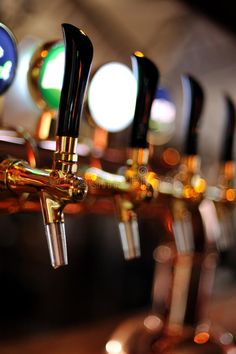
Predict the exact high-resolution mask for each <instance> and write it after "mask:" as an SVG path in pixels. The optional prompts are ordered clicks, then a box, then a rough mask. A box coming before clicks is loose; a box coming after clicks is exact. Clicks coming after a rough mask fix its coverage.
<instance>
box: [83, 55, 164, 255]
mask: <svg viewBox="0 0 236 354" xmlns="http://www.w3.org/2000/svg"><path fill="white" fill-rule="evenodd" d="M131 61H132V69H133V73H134V75H135V78H136V80H137V97H136V105H135V112H134V119H133V125H132V131H131V138H130V147H129V158H128V160H127V164H126V167H125V172H124V174H123V175H119V174H117V175H114V174H108V173H106V172H104V171H102V170H99V169H97V168H89V169H88V170H87V172H86V174H85V178H86V180H87V183H88V186H89V194H90V193H91V194H97V195H99V194H102V195H104V194H105V195H106V194H107V195H109V194H110V195H113V196H114V200H115V206H116V212H117V217H118V220H119V231H120V236H121V243H122V248H123V252H124V257H125V259H132V258H134V257H138V256H139V255H140V244H139V232H138V223H137V215H136V209H137V207H138V205H139V204H140V203H141V201H144V200H146V199H151V198H152V197H153V194H154V188H153V186H152V182H153V184H155V183H156V179H155V178H154V175H155V174H154V173H151V172H148V153H149V152H148V144H147V141H146V135H147V130H148V123H149V117H150V110H151V105H152V101H153V98H154V95H155V91H156V88H157V83H158V79H159V72H158V69H157V68H156V66H155V64H154V63H153V62H152V61H151V60H150V59H148V58H147V57H145V56H144V54H143V53H142V52H139V51H136V52H135V53H134V54H133V55H132V56H131ZM96 186H97V188H96ZM99 189H100V190H99Z"/></svg>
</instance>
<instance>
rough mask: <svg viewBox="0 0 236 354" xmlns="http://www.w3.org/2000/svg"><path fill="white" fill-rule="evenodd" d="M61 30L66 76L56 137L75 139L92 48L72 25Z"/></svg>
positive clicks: (65, 24)
mask: <svg viewBox="0 0 236 354" xmlns="http://www.w3.org/2000/svg"><path fill="white" fill-rule="evenodd" d="M62 29H63V35H64V42H65V72H64V79H63V86H62V91H61V99H60V109H59V122H58V128H57V135H58V136H68V137H72V138H77V137H78V135H79V124H80V115H81V111H82V106H83V101H84V94H85V90H86V86H87V82H88V77H89V74H90V69H91V63H92V57H93V46H92V43H91V41H90V39H89V38H88V37H87V35H86V34H85V33H84V32H83V31H82V30H80V29H78V28H76V27H74V26H73V25H70V24H67V23H64V24H63V25H62Z"/></svg>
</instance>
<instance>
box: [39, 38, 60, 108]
mask: <svg viewBox="0 0 236 354" xmlns="http://www.w3.org/2000/svg"><path fill="white" fill-rule="evenodd" d="M64 66H65V49H64V44H63V43H59V44H56V45H55V46H53V47H52V48H51V49H50V50H49V51H48V54H47V56H46V57H45V59H44V61H43V64H42V66H41V68H40V72H39V79H38V85H39V90H40V93H41V95H42V97H43V99H44V101H45V102H46V104H47V105H48V106H49V107H50V108H52V109H58V108H59V103H60V96H61V88H62V83H63V76H64Z"/></svg>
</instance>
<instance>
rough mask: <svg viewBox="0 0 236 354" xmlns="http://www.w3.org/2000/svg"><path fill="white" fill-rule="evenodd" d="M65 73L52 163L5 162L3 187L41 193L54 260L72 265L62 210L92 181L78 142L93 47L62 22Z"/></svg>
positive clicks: (79, 197)
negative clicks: (81, 165) (81, 167)
mask: <svg viewBox="0 0 236 354" xmlns="http://www.w3.org/2000/svg"><path fill="white" fill-rule="evenodd" d="M62 30H63V35H64V42H65V72H64V80H63V86H62V91H61V99H60V109H59V121H58V128H57V136H56V151H55V152H54V154H53V163H52V168H51V169H50V170H48V169H37V168H32V167H30V165H29V164H28V163H27V162H25V161H22V160H17V159H14V158H12V159H4V160H3V161H1V163H0V189H1V190H10V191H12V192H13V193H16V194H22V193H38V195H39V199H40V203H41V208H42V214H43V220H44V228H45V233H46V237H47V242H48V248H49V253H50V257H51V263H52V266H53V267H54V268H57V267H59V266H61V265H64V264H67V248H66V236H65V227H64V214H63V209H64V207H65V206H66V205H67V204H68V203H72V202H78V201H81V200H83V198H84V197H85V195H86V192H87V186H86V183H85V181H84V179H83V178H81V177H79V176H78V155H77V150H76V148H77V141H78V132H79V123H80V115H81V110H82V106H83V99H84V94H85V90H86V86H87V81H88V77H89V74H90V68H91V62H92V56H93V46H92V43H91V41H90V40H89V38H88V37H87V35H86V34H85V33H84V32H83V31H82V30H80V29H78V28H76V27H74V26H73V25H70V24H63V25H62Z"/></svg>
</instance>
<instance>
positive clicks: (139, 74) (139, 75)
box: [130, 51, 159, 148]
mask: <svg viewBox="0 0 236 354" xmlns="http://www.w3.org/2000/svg"><path fill="white" fill-rule="evenodd" d="M131 61H132V68H133V73H134V75H135V77H136V80H137V98H136V105H135V112H134V119H133V125H132V132H131V141H130V147H131V148H146V147H147V139H146V137H147V131H148V123H149V118H150V111H151V106H152V101H153V98H154V95H155V92H156V89H157V83H158V80H159V71H158V69H157V67H156V65H155V64H154V63H153V62H152V61H151V60H150V59H148V58H146V57H145V56H144V55H143V53H141V52H138V51H136V52H135V53H134V54H133V55H132V56H131Z"/></svg>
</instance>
